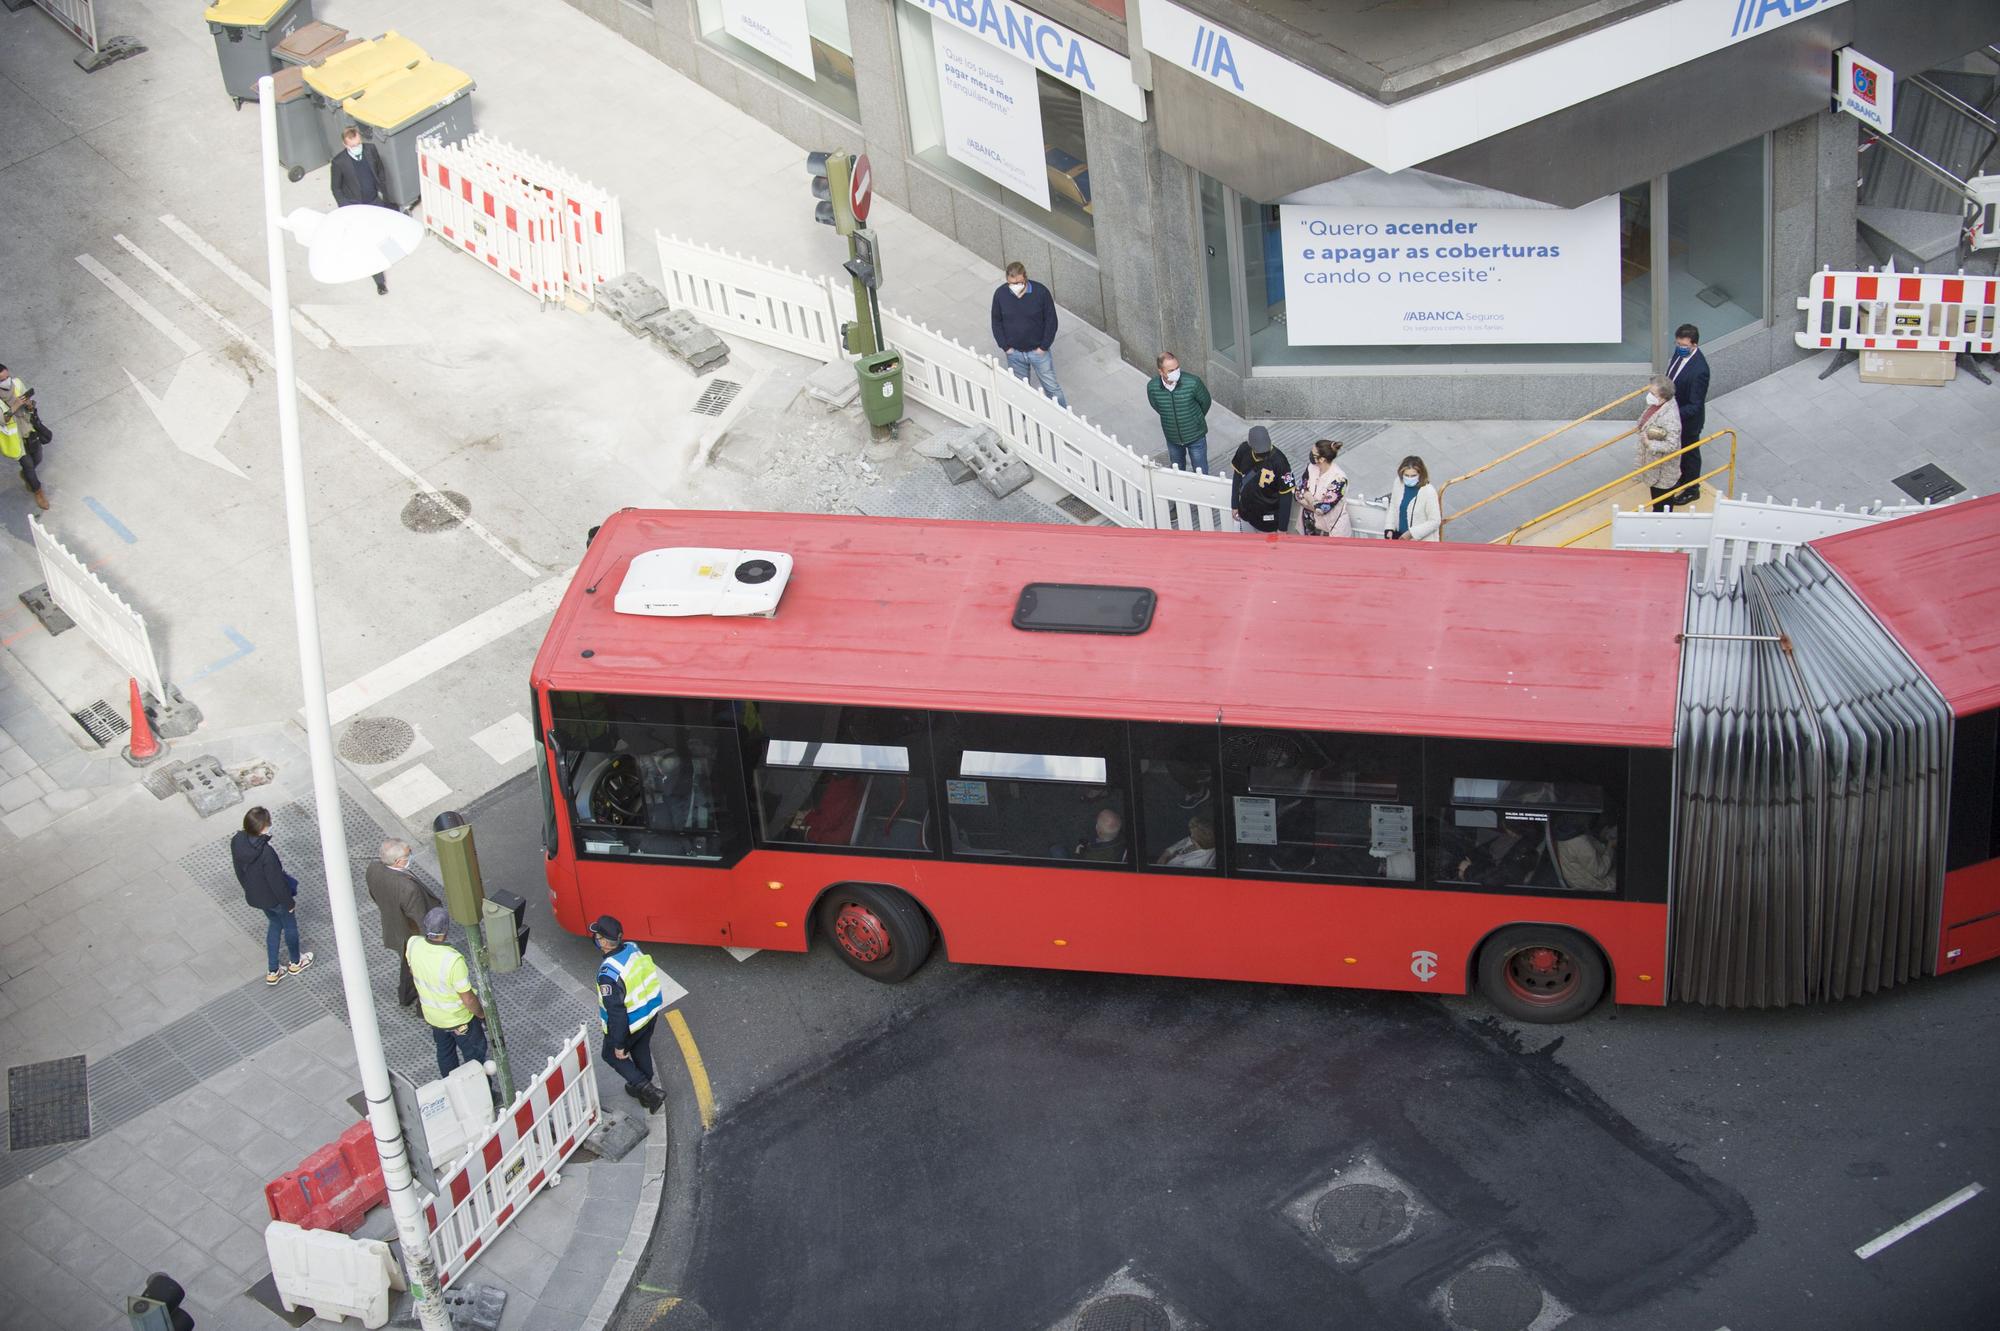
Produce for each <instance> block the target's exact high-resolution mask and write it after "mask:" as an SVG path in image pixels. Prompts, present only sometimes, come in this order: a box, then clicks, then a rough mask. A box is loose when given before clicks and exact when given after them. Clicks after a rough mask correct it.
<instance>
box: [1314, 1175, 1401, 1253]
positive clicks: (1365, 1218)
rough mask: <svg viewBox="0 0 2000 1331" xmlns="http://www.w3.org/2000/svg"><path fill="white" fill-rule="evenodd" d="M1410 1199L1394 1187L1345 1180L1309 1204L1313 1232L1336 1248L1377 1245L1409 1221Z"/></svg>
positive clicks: (1390, 1237) (1399, 1230)
mask: <svg viewBox="0 0 2000 1331" xmlns="http://www.w3.org/2000/svg"><path fill="white" fill-rule="evenodd" d="M1409 1218H1410V1199H1409V1198H1407V1197H1405V1196H1404V1195H1403V1194H1402V1193H1400V1192H1397V1191H1396V1190H1395V1189H1394V1188H1384V1187H1382V1186H1380V1185H1378V1184H1374V1183H1347V1184H1343V1185H1341V1186H1340V1187H1338V1188H1334V1189H1332V1190H1330V1191H1329V1192H1328V1193H1327V1194H1326V1196H1324V1197H1322V1198H1320V1199H1319V1202H1318V1204H1317V1205H1315V1206H1314V1207H1313V1216H1312V1226H1313V1232H1314V1233H1315V1234H1318V1235H1319V1236H1320V1237H1321V1238H1323V1239H1325V1240H1326V1241H1327V1242H1328V1243H1330V1244H1332V1245H1333V1246H1334V1247H1336V1248H1379V1247H1381V1246H1382V1245H1383V1244H1385V1243H1388V1242H1390V1241H1392V1240H1393V1239H1395V1238H1397V1237H1398V1236H1399V1235H1401V1234H1402V1232H1403V1229H1404V1227H1405V1226H1406V1225H1407V1224H1408V1223H1409Z"/></svg>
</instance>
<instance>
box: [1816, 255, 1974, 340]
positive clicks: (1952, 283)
mask: <svg viewBox="0 0 2000 1331" xmlns="http://www.w3.org/2000/svg"><path fill="white" fill-rule="evenodd" d="M1799 308H1800V309H1801V310H1804V311H1805V314H1806V326H1805V331H1804V332H1801V333H1799V334H1797V340H1798V344H1799V345H1800V346H1802V347H1807V348H1811V349H1815V350H1817V349H1821V348H1834V349H1838V350H1843V351H1862V350H1875V351H1953V352H1967V353H1971V354H1975V355H1982V356H1983V355H1986V354H1988V353H1990V352H1992V351H1993V350H1994V349H1995V348H1996V347H1997V346H2000V327H1996V322H2000V277H1967V276H1966V275H1965V274H1963V273H1960V274H1958V275H1956V276H1954V277H1944V276H1941V275H1938V274H1935V273H1913V274H1908V275H1905V274H1902V273H1898V272H1896V271H1894V270H1893V269H1891V270H1890V271H1888V272H1876V271H1874V270H1873V269H1870V270H1869V271H1868V272H1865V273H1837V272H1834V271H1833V270H1832V269H1827V270H1825V271H1823V272H1818V273H1814V274H1813V276H1812V281H1811V283H1810V285H1809V286H1808V287H1807V290H1806V294H1805V295H1803V296H1801V297H1799Z"/></svg>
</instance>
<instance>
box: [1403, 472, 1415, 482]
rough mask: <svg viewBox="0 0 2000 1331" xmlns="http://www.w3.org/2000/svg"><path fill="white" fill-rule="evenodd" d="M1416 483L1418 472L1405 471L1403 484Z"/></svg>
mask: <svg viewBox="0 0 2000 1331" xmlns="http://www.w3.org/2000/svg"><path fill="white" fill-rule="evenodd" d="M1416 483H1417V473H1415V472H1413V471H1406V472H1404V473H1403V484H1405V485H1415V484H1416Z"/></svg>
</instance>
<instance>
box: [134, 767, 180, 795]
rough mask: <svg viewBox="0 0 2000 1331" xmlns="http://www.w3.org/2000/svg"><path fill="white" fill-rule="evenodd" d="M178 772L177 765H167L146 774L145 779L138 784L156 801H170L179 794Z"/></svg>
mask: <svg viewBox="0 0 2000 1331" xmlns="http://www.w3.org/2000/svg"><path fill="white" fill-rule="evenodd" d="M180 771H181V765H180V764H179V763H167V764H164V765H163V766H160V767H155V768H154V769H153V770H152V771H150V772H148V773H146V779H145V780H144V781H141V782H140V783H139V784H140V785H142V786H144V787H145V788H146V793H147V794H148V795H151V796H152V797H153V798H154V799H156V800H163V799H171V798H172V797H173V796H175V795H178V794H180V793H181V783H180Z"/></svg>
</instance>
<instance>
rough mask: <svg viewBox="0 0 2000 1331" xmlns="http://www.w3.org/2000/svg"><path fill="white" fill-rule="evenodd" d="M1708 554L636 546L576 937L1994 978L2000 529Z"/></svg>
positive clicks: (563, 632) (1229, 969)
mask: <svg viewBox="0 0 2000 1331" xmlns="http://www.w3.org/2000/svg"><path fill="white" fill-rule="evenodd" d="M1996 502H2000V501H1993V500H1985V501H1977V502H1973V503H1967V504H1963V505H1959V506H1956V507H1953V508H1948V509H1944V510H1940V511H1938V512H1936V513H1933V514H1924V515H1921V516H1916V517H1911V518H1905V519H1901V520H1899V521H1896V522H1894V523H1893V524H1886V525H1884V526H1881V527H1877V528H1873V529H1870V530H1864V531H1858V532H1854V533H1851V534H1848V535H1843V536H1840V537H1836V538H1832V539H1830V540H1827V541H1824V542H1821V543H1820V548H1819V549H1814V548H1811V547H1806V548H1802V549H1801V550H1800V551H1799V552H1797V553H1796V554H1795V555H1793V556H1792V557H1791V558H1790V559H1788V560H1786V561H1784V562H1783V563H1781V564H1770V565H1760V566H1756V567H1753V568H1751V569H1749V570H1747V571H1746V572H1745V573H1744V574H1743V576H1742V578H1741V580H1740V581H1739V582H1738V583H1737V584H1736V585H1735V586H1734V587H1731V588H1714V589H1701V588H1692V587H1691V586H1690V574H1689V563H1688V560H1687V557H1686V556H1684V555H1680V554H1664V553H1644V552H1626V551H1592V550H1551V549H1540V548H1521V547H1499V546H1485V545H1452V544H1445V545H1422V544H1417V545H1412V544H1409V543H1403V542H1376V541H1357V540H1309V539H1305V538H1294V537H1286V536H1280V537H1251V536H1243V535H1238V534H1233V533H1232V534H1216V535H1206V534H1197V533H1166V532H1145V531H1131V530H1121V529H1113V528H1090V527H1055V526H1035V525H1020V524H988V523H964V522H948V521H907V520H896V519H870V518H860V517H838V516H806V515H794V514H785V515H772V514H765V513H707V512H681V511H671V512H650V511H640V510H630V509H628V510H625V511H622V512H620V513H618V514H616V515H614V516H613V517H612V518H611V519H610V520H609V521H607V522H606V523H605V524H604V526H603V527H602V528H601V529H600V530H599V531H598V532H597V534H596V536H595V538H594V539H593V541H592V543H591V545H590V548H589V550H588V552H587V554H586V556H585V558H584V560H583V563H582V565H581V567H580V568H579V569H578V571H577V574H576V576H575V581H574V584H573V585H572V586H571V588H570V589H569V591H568V593H567V595H566V596H565V598H564V600H563V602H562V604H561V606H560V608H559V609H558V610H557V612H556V615H555V618H554V620H553V622H552V623H551V625H550V628H549V632H548V636H547V638H546V640H545V642H544V643H543V646H542V649H541V653H540V655H539V656H538V657H537V659H536V662H535V666H534V676H533V684H534V715H535V717H536V725H535V729H536V732H537V736H538V738H539V740H540V742H541V745H542V748H541V753H540V758H541V762H540V764H539V768H540V774H541V781H542V788H543V794H544V801H543V802H544V812H545V815H546V816H545V838H544V843H545V850H546V853H547V858H548V863H547V873H548V882H549V892H550V899H551V902H552V904H553V906H554V909H555V915H556V919H557V920H558V921H559V922H560V923H561V924H562V925H563V926H564V927H565V928H567V929H570V930H573V931H577V932H581V931H582V930H583V929H584V927H585V922H586V921H588V920H590V919H592V918H594V917H595V916H597V915H598V914H601V913H610V914H614V915H617V916H618V917H620V918H621V919H622V920H623V921H624V922H625V925H626V928H627V930H628V931H629V932H630V933H631V934H633V935H634V936H637V937H640V938H644V939H649V940H655V941H662V942H674V943H703V944H717V945H729V946H735V947H749V948H775V949H780V950H789V951H803V950H805V948H806V947H807V946H809V944H810V942H811V940H812V939H813V938H814V937H816V936H818V935H822V934H823V935H825V936H826V937H827V938H828V939H829V940H830V942H831V943H832V945H833V946H834V947H835V949H836V951H837V952H838V953H839V955H840V956H841V957H842V958H843V959H844V960H846V961H847V962H848V964H849V965H851V966H852V967H854V969H856V970H858V971H860V972H861V973H863V974H865V975H869V976H872V977H874V978H876V979H880V980H890V981H893V980H900V979H903V978H905V977H906V976H908V975H909V974H911V973H912V972H913V971H915V970H916V968H917V967H918V966H920V965H922V964H923V962H924V961H925V959H926V958H927V957H928V956H929V954H930V952H931V951H932V950H933V948H934V947H936V946H938V945H940V944H941V945H942V946H943V947H944V948H946V949H947V950H948V952H949V955H950V957H951V958H952V960H954V961H961V962H982V963H988V964H997V965H1013V966H1043V967H1056V968H1063V969H1072V970H1095V971H1119V972H1127V973H1134V974H1152V975H1174V976H1188V977H1201V978H1214V979H1232V980H1253V981H1267V982H1277V983H1288V984H1317V985H1339V986H1347V987H1356V988H1370V989H1397V990H1410V991H1419V992H1439V993H1454V994H1455V993H1464V992H1466V991H1468V989H1471V988H1477V989H1478V990H1479V991H1480V992H1482V993H1483V994H1485V995H1486V997H1487V998H1488V999H1490V1000H1491V1002H1492V1003H1493V1004H1494V1005H1495V1006H1496V1007H1498V1008H1499V1009H1500V1010H1502V1011H1503V1012H1505V1013H1507V1014H1509V1015H1511V1016H1514V1017H1517V1018H1521V1019H1525V1020H1531V1021H1561V1020H1567V1019H1570V1018H1573V1017H1576V1016H1579V1015H1581V1014H1582V1013H1584V1012H1586V1011H1588V1010H1589V1009H1590V1008H1591V1007H1592V1006H1593V1005H1595V1004H1596V1003H1597V1001H1598V1000H1599V999H1600V997H1601V996H1602V995H1603V994H1604V993H1606V992H1607V991H1608V992H1610V993H1611V994H1613V995H1614V996H1615V998H1616V999H1617V1000H1618V1001H1619V1002H1623V1003H1640V1004H1659V1003H1664V1002H1666V1001H1668V1000H1669V999H1670V998H1685V999H1690V1000H1694V1001H1701V1002H1711V1003H1725V1004H1738V1005H1757V1006H1764V1005H1778V1004H1784V1003H1794V1002H1813V1001H1824V1000H1827V999H1832V998H1838V997H1843V996H1845V995H1848V994H1852V993H1860V992H1867V991H1872V990H1874V989H1878V988H1881V987H1884V986H1886V985H1891V984H1896V983H1901V982H1903V981H1905V980H1908V979H1911V978H1914V977H1916V976H1919V975H1924V974H1932V973H1935V972H1937V971H1939V970H1949V969H1955V968H1958V967H1961V966H1964V965H1969V964H1971V963H1972V962H1974V961H1978V960H1983V959H1985V958H1987V957H1990V956H1993V955H1995V954H1996V953H2000V864H1996V860H1995V854H1996V847H1995V844H1994V843H1995V835H1996V834H1995V821H1996V819H1995V803H1994V800H1995V796H1994V789H1995V782H1994V768H1995V761H1996V752H1995V749H1996V738H2000V734H1996V725H1995V719H1996V716H2000V712H1997V711H1996V707H2000V666H1996V662H2000V548H1996V547H2000V508H1996V506H1995V505H1996Z"/></svg>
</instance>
